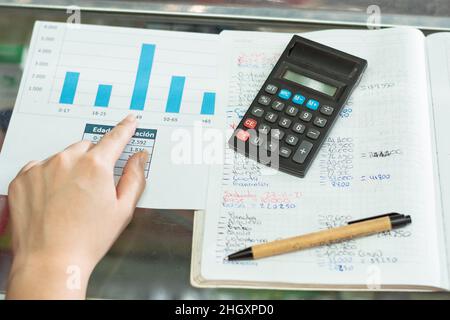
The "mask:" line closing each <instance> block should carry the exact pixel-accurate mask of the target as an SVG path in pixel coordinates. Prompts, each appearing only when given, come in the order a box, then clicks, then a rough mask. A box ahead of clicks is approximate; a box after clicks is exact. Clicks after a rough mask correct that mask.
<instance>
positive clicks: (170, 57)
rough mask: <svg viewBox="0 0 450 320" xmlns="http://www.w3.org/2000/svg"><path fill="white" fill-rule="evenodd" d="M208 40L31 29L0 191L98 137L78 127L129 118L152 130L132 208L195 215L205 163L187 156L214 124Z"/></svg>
mask: <svg viewBox="0 0 450 320" xmlns="http://www.w3.org/2000/svg"><path fill="white" fill-rule="evenodd" d="M218 41H219V37H218V36H217V35H208V34H194V33H183V32H168V31H151V30H145V29H130V28H115V27H103V26H89V25H82V26H79V25H78V26H76V25H70V24H62V23H48V22H38V23H37V24H36V27H35V30H34V33H33V38H32V41H31V46H30V50H29V55H28V61H27V64H26V68H25V72H24V76H23V79H22V82H21V86H20V91H19V94H18V98H17V102H16V105H15V108H14V114H13V116H12V120H11V123H10V126H9V130H8V134H7V137H6V141H5V144H4V147H3V150H2V153H1V155H0V193H2V194H5V193H6V192H7V186H8V184H9V182H10V181H11V179H12V178H13V177H14V176H15V175H16V173H17V172H18V170H19V169H20V168H21V167H22V166H23V165H24V164H25V163H27V162H28V161H30V160H33V159H45V158H47V157H48V156H50V155H52V154H54V153H56V152H59V151H61V150H63V149H64V148H65V147H67V146H68V145H70V144H72V143H74V142H76V141H79V140H81V139H82V138H83V137H84V138H89V139H91V138H98V137H99V136H98V135H97V136H95V137H93V136H92V135H89V134H88V135H86V134H85V129H86V125H87V124H92V125H105V126H114V125H115V124H116V123H117V122H118V121H119V120H121V119H122V118H124V117H125V116H126V115H127V114H128V113H130V112H133V113H135V114H136V115H138V117H140V118H139V127H140V128H144V129H150V130H156V131H157V134H156V138H155V139H154V141H153V142H152V146H151V148H150V149H151V150H150V151H152V155H151V163H150V164H149V169H148V181H147V188H146V190H145V192H144V195H143V197H142V198H141V200H140V202H139V206H141V207H149V208H167V209H202V208H204V206H205V192H206V188H207V177H208V164H207V163H205V161H202V159H200V160H199V159H196V158H195V157H194V155H193V154H192V153H194V151H195V150H193V148H194V146H193V144H194V141H196V142H201V141H200V140H201V136H200V139H199V138H198V137H194V134H195V130H199V129H200V131H201V129H205V128H209V127H212V126H214V122H215V119H216V115H215V114H214V113H215V111H217V109H218V99H219V96H220V92H218V90H219V88H218V86H217V79H218V73H217V72H218V63H219V60H218V52H217V47H218V45H217V44H218ZM138 66H139V67H138ZM147 79H149V80H147ZM142 109H143V110H142ZM181 138H183V139H181ZM186 139H188V140H189V139H190V141H191V142H192V143H191V144H187V143H186ZM195 139H197V140H195ZM142 141H143V140H141V141H139V142H142ZM153 144H154V145H153ZM181 144H182V145H183V146H184V147H185V149H184V150H181V151H180V149H183V148H182V147H180V145H181ZM129 149H130V150H132V149H133V148H132V147H131V146H130V147H129ZM130 150H128V151H130ZM180 152H181V153H183V152H184V156H183V157H181V156H180ZM127 156H129V154H128V155H127V154H124V155H123V157H122V158H123V159H126V157H127ZM122 158H121V159H122ZM124 162H125V161H119V162H118V163H117V166H118V167H121V166H123V164H124ZM117 172H119V173H120V168H117V169H116V173H117Z"/></svg>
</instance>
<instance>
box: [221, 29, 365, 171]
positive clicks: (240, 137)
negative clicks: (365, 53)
mask: <svg viewBox="0 0 450 320" xmlns="http://www.w3.org/2000/svg"><path fill="white" fill-rule="evenodd" d="M366 66H367V61H366V60H364V59H361V58H358V57H355V56H353V55H350V54H347V53H345V52H342V51H339V50H336V49H333V48H331V47H328V46H325V45H322V44H320V43H317V42H314V41H311V40H308V39H305V38H302V37H299V36H296V35H295V36H293V37H292V39H291V41H290V42H289V44H288V45H287V47H286V49H285V50H284V52H283V54H282V55H281V57H280V59H279V60H278V62H277V63H276V65H275V67H274V68H273V70H272V72H271V73H270V75H269V77H268V78H267V80H266V81H265V82H264V85H263V86H262V88H261V89H260V90H259V92H258V94H257V95H256V97H255V99H254V100H253V102H252V104H251V105H250V108H249V109H248V110H247V112H246V113H245V115H244V117H243V118H242V120H241V122H240V123H239V125H238V127H237V128H236V130H235V131H234V133H233V135H232V137H231V138H230V140H229V141H228V144H229V145H230V147H231V148H233V149H234V150H236V151H237V152H239V153H242V154H244V155H246V156H248V157H250V158H253V159H255V160H257V161H259V162H261V163H263V164H265V165H268V166H271V167H276V169H278V170H280V171H283V172H286V173H289V174H292V175H295V176H298V177H304V176H305V174H306V172H307V170H308V168H309V167H310V165H311V162H312V161H313V160H314V157H315V156H316V154H317V153H318V151H319V149H320V146H321V145H322V143H323V141H324V140H325V138H326V136H327V134H328V132H329V131H330V129H331V127H332V125H333V124H334V122H335V120H336V118H337V117H338V115H339V112H340V111H341V109H342V107H343V106H344V104H345V103H346V101H347V99H348V97H349V96H350V94H351V92H352V90H353V89H354V88H355V87H356V85H357V84H358V82H359V80H360V79H361V76H362V74H363V72H364V70H365V69H366Z"/></svg>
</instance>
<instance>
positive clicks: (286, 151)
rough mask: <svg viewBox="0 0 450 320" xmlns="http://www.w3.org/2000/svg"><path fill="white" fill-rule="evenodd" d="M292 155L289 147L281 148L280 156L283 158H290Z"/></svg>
mask: <svg viewBox="0 0 450 320" xmlns="http://www.w3.org/2000/svg"><path fill="white" fill-rule="evenodd" d="M291 153H292V150H291V149H289V148H288V147H281V148H280V156H282V157H283V158H289V156H290V155H291Z"/></svg>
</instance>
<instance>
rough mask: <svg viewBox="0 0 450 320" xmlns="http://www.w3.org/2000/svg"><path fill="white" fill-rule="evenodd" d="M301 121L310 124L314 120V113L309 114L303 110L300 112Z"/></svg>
mask: <svg viewBox="0 0 450 320" xmlns="http://www.w3.org/2000/svg"><path fill="white" fill-rule="evenodd" d="M300 119H302V120H303V121H306V122H309V121H311V119H312V113H311V112H308V111H305V110H302V111H301V112H300Z"/></svg>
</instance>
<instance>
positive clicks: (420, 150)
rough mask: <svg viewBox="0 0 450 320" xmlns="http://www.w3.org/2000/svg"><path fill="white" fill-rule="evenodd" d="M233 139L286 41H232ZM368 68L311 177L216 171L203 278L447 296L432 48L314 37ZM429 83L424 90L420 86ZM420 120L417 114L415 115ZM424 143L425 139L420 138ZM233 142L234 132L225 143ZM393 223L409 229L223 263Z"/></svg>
mask: <svg viewBox="0 0 450 320" xmlns="http://www.w3.org/2000/svg"><path fill="white" fill-rule="evenodd" d="M222 36H223V37H224V38H225V41H226V48H227V52H225V53H224V57H226V58H227V59H228V65H227V64H226V63H224V69H225V70H227V71H228V72H229V75H228V77H224V78H225V79H229V82H228V84H224V85H227V87H228V91H229V95H228V106H227V109H226V112H227V121H226V126H227V128H229V129H233V128H234V127H235V126H236V124H237V123H238V122H239V120H240V117H242V115H243V114H244V112H245V109H246V108H247V106H248V105H249V104H250V102H251V101H252V99H253V98H254V95H255V94H256V92H257V91H258V89H259V88H260V86H261V85H262V83H263V82H264V80H265V78H266V77H267V75H268V74H269V73H270V70H271V68H272V67H273V65H274V63H275V62H276V60H277V59H278V56H279V54H280V53H281V52H282V50H283V49H284V47H285V45H286V44H287V43H288V41H289V39H290V37H291V36H290V35H280V34H262V33H251V32H248V33H243V32H224V33H222ZM306 36H307V37H308V38H310V39H312V40H316V41H319V42H322V43H324V44H327V45H331V46H334V47H336V48H337V49H340V50H344V51H347V52H349V53H351V54H354V55H357V56H360V57H362V58H365V59H366V60H368V62H369V66H368V69H367V70H366V74H365V76H364V77H363V79H362V81H361V83H360V85H359V87H358V89H357V90H355V91H354V93H353V95H352V96H351V98H350V100H349V102H348V104H347V105H346V106H345V108H344V109H343V111H342V112H341V114H340V117H339V119H338V121H337V123H336V125H335V126H334V128H333V130H332V131H331V135H330V136H329V138H328V139H327V141H326V143H325V144H324V145H323V147H322V149H321V151H320V153H319V155H318V157H317V158H316V160H315V161H314V162H313V164H312V167H311V168H310V170H309V172H308V173H307V175H306V178H304V179H299V178H296V177H292V176H289V175H287V174H283V173H279V172H274V171H271V170H268V169H266V168H265V167H263V166H261V165H258V164H256V163H255V162H254V161H252V160H248V159H246V158H244V157H242V156H240V155H238V154H236V153H234V152H233V151H231V150H230V149H228V148H227V151H226V163H225V165H224V167H223V169H222V170H212V171H213V174H212V176H211V178H210V184H209V193H208V204H207V209H206V214H205V222H204V224H205V227H204V239H203V241H204V242H203V252H202V258H201V275H202V277H203V278H205V279H208V280H229V281H249V282H251V281H253V282H254V281H257V282H277V283H281V284H282V283H301V284H332V285H361V284H362V285H364V286H365V285H369V286H372V287H373V286H375V287H376V286H377V285H378V284H379V283H382V284H405V285H406V284H411V285H436V286H439V285H440V272H439V271H440V270H439V264H438V263H436V261H438V258H437V256H438V251H437V240H436V237H435V234H436V232H435V216H434V211H433V207H434V198H433V193H434V189H433V183H432V179H431V177H432V175H431V172H432V166H431V157H430V139H429V137H428V136H427V133H428V132H429V130H430V127H429V123H428V121H427V120H428V119H427V114H426V113H425V114H423V113H421V112H419V111H420V110H421V109H426V108H428V102H427V83H426V69H425V56H424V40H423V36H422V34H421V33H420V32H419V31H416V30H412V29H398V30H394V29H392V30H383V31H338V30H334V31H320V32H316V33H310V34H307V35H306ZM422 79H423V80H422ZM413 111H414V112H413ZM417 132H421V134H420V135H417ZM229 134H231V130H230V132H229ZM386 212H401V213H405V214H411V215H412V218H413V224H412V225H411V226H409V227H406V228H403V229H399V230H395V231H393V232H388V233H385V234H381V235H377V236H373V237H370V238H364V239H358V240H352V241H348V242H345V243H341V244H333V245H329V246H325V247H321V248H315V249H310V250H305V251H302V252H296V253H291V254H287V255H282V256H277V257H271V258H268V259H263V260H257V261H249V262H225V261H224V260H223V258H224V257H225V256H226V255H228V254H230V253H232V252H235V251H237V250H240V249H242V248H245V247H248V246H251V245H253V244H256V243H260V242H265V241H271V240H275V239H278V238H284V237H289V236H295V235H299V234H303V233H307V232H313V231H317V230H319V229H324V228H329V227H334V226H339V225H342V224H345V223H346V222H347V221H348V220H351V219H356V218H362V217H367V216H371V215H376V214H380V213H386Z"/></svg>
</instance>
